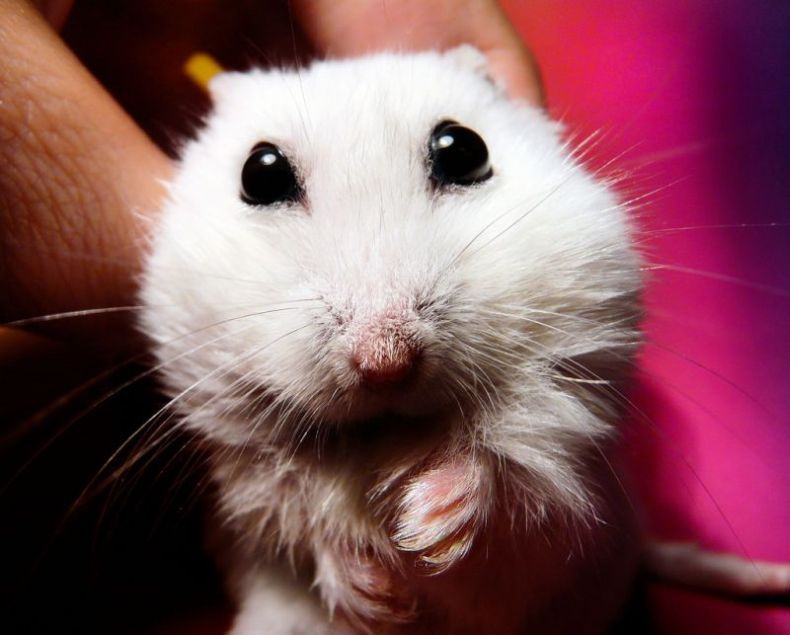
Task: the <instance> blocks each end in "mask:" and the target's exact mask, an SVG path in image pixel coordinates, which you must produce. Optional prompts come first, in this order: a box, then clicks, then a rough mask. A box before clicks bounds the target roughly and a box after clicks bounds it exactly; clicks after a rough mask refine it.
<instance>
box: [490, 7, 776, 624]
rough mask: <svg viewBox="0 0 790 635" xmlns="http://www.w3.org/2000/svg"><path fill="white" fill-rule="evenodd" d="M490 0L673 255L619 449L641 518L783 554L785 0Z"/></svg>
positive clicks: (768, 620) (662, 608) (740, 618)
mask: <svg viewBox="0 0 790 635" xmlns="http://www.w3.org/2000/svg"><path fill="white" fill-rule="evenodd" d="M504 4H505V6H506V8H507V10H508V12H509V14H510V15H511V18H512V19H513V20H514V22H515V23H516V25H517V27H518V28H519V30H520V32H521V33H522V34H523V35H524V36H525V38H526V39H527V41H528V42H529V43H530V46H531V48H532V49H533V50H534V52H535V54H536V56H537V58H538V61H539V63H540V66H541V69H542V71H543V74H544V80H545V85H546V90H547V93H548V98H549V104H550V110H551V112H552V114H553V115H555V116H558V117H560V118H561V119H563V120H564V121H566V122H567V124H568V128H569V129H570V130H571V131H573V132H577V133H579V135H580V138H584V137H585V136H586V135H587V134H589V133H591V132H593V131H595V130H600V131H601V132H602V137H603V138H602V139H601V140H600V142H599V144H598V145H597V146H596V149H595V151H594V152H593V156H592V158H591V164H592V165H593V166H596V165H597V166H602V165H603V164H604V162H605V161H607V160H608V159H610V158H612V157H619V158H618V159H617V160H616V162H615V164H614V165H613V166H610V167H609V168H607V171H610V172H611V171H612V170H613V168H614V169H615V170H616V169H620V170H628V171H629V172H630V178H629V179H628V182H627V184H626V185H625V189H624V193H625V196H627V197H629V196H639V195H642V194H649V196H648V197H647V198H646V199H645V200H644V201H641V203H643V204H641V205H640V210H639V221H638V223H639V227H640V228H641V229H642V230H644V231H645V233H646V235H645V237H646V238H647V242H646V243H645V247H646V248H647V250H648V252H649V253H648V258H649V260H650V261H651V262H652V263H665V264H669V265H672V266H673V267H680V268H683V269H684V271H679V270H666V269H664V270H655V271H652V272H650V283H649V288H648V293H647V303H648V314H649V316H648V320H647V332H648V338H649V340H650V344H648V346H647V348H646V351H645V354H644V359H643V363H642V373H641V378H640V387H639V390H638V394H637V397H636V402H637V405H638V407H639V409H640V410H641V411H642V413H644V416H643V415H640V414H635V415H634V416H633V420H632V423H631V435H630V436H632V437H633V438H632V439H631V443H632V447H631V450H630V453H629V457H628V458H629V460H630V463H631V464H632V466H633V471H634V472H635V474H636V478H637V480H638V484H637V485H638V489H639V490H640V491H641V497H642V499H643V500H644V502H645V514H646V523H647V526H648V527H649V529H650V530H651V532H652V533H653V534H654V535H656V536H659V537H663V538H673V539H696V540H698V541H699V542H701V543H702V544H704V545H705V546H707V547H710V548H714V549H722V550H727V551H732V552H735V553H739V554H741V555H747V556H749V557H751V558H754V559H766V560H784V561H790V539H788V535H789V534H788V529H790V492H789V491H788V490H789V489H790V488H788V484H789V483H790V462H789V461H787V457H788V451H790V426H788V423H789V422H788V415H789V414H790V388H789V386H790V381H789V380H788V374H790V336H788V329H787V323H788V316H790V226H788V225H790V124H788V120H789V119H790V3H783V2H753V3H750V2H747V1H738V0H716V2H712V1H711V2H705V1H703V0H698V1H691V2H688V1H683V0H662V1H661V2H647V1H644V2H638V1H634V0H630V1H629V0H607V1H605V2H580V1H575V2H568V1H567V0H531V1H530V2H519V1H517V0H510V1H508V2H505V3H504ZM769 223H779V224H780V225H774V226H766V224H769ZM740 224H749V225H757V226H749V227H740V226H738V225H740ZM711 225H726V227H717V228H712V227H710V226H711ZM700 226H707V227H700ZM681 227H693V229H684V230H678V231H667V230H668V229H670V228H681ZM692 269H693V270H698V271H701V272H708V273H695V272H693V271H689V270H692ZM649 598H650V605H651V608H652V610H653V612H654V613H655V616H656V619H657V630H658V632H660V633H673V634H675V633H695V634H696V633H700V632H710V633H722V634H723V633H747V632H748V633H755V634H756V633H766V634H767V633H771V634H773V633H786V632H790V611H788V610H787V609H786V608H784V609H782V608H778V607H776V606H770V605H768V606H764V605H763V606H755V605H745V604H736V603H733V602H730V601H726V600H721V599H714V598H708V597H703V596H699V595H696V594H693V593H689V592H682V591H678V590H675V589H669V588H665V587H663V586H662V585H658V584H654V585H651V587H650V590H649Z"/></svg>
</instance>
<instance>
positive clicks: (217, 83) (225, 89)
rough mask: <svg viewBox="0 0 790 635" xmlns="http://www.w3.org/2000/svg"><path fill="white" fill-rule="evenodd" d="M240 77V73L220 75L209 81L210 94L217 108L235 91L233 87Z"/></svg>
mask: <svg viewBox="0 0 790 635" xmlns="http://www.w3.org/2000/svg"><path fill="white" fill-rule="evenodd" d="M238 75H239V73H219V74H218V75H214V77H212V78H211V79H210V80H209V82H208V94H209V95H210V96H211V101H212V102H213V103H214V105H215V106H216V105H217V104H218V103H220V102H221V101H224V100H225V99H226V98H227V96H228V95H229V94H230V93H231V92H232V91H233V85H234V84H235V83H236V79H237V77H238Z"/></svg>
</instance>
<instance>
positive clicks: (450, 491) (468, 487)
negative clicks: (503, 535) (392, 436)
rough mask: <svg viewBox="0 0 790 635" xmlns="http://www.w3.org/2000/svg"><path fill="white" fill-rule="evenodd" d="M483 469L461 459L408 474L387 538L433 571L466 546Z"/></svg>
mask: <svg viewBox="0 0 790 635" xmlns="http://www.w3.org/2000/svg"><path fill="white" fill-rule="evenodd" d="M482 489H483V470H482V469H481V467H480V466H478V465H475V464H474V463H472V462H471V461H469V460H466V459H465V458H457V459H455V460H453V461H449V462H445V463H442V464H440V465H438V466H436V467H433V468H431V469H430V470H428V471H426V472H423V473H422V474H419V475H418V476H416V477H415V478H413V479H411V480H410V481H409V482H408V483H407V485H406V488H405V493H404V494H403V496H402V498H401V500H400V504H399V506H398V516H397V517H396V520H395V528H394V532H393V534H392V540H393V542H394V543H395V544H396V546H397V547H398V549H400V550H402V551H410V552H419V556H418V559H417V564H418V565H420V566H423V567H425V568H426V569H429V570H431V572H434V573H438V572H440V571H442V570H444V569H446V568H447V567H449V566H450V565H452V564H453V563H454V562H457V561H458V560H460V559H461V558H463V557H464V556H465V555H466V554H467V553H468V551H469V549H470V548H471V546H472V543H473V541H474V537H475V534H476V532H477V525H478V524H479V520H480V518H481V516H482V514H483V497H482V495H481V494H482Z"/></svg>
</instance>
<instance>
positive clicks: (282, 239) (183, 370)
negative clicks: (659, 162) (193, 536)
mask: <svg viewBox="0 0 790 635" xmlns="http://www.w3.org/2000/svg"><path fill="white" fill-rule="evenodd" d="M210 89H211V92H212V97H213V99H214V102H215V111H214V113H213V114H212V115H211V116H210V117H209V119H208V121H207V125H206V127H205V129H204V130H203V131H202V132H201V133H200V135H199V136H198V138H197V139H196V140H195V141H193V142H191V143H189V144H188V145H187V146H186V148H185V150H184V153H183V157H182V160H181V166H180V169H179V171H178V173H177V175H176V177H175V179H174V180H173V182H172V183H171V185H170V191H169V197H168V201H167V203H166V204H165V205H164V207H163V210H162V213H161V217H160V219H159V221H158V226H157V228H156V230H155V233H154V237H153V239H152V245H151V251H150V256H149V258H148V261H147V264H146V268H145V272H144V276H143V283H142V290H141V298H142V301H143V303H144V304H145V305H146V306H147V309H146V310H145V311H144V312H143V316H142V319H141V324H140V326H141V329H142V331H143V332H144V333H145V334H146V335H147V336H148V337H149V338H150V340H151V342H152V346H153V350H154V352H155V354H156V357H157V360H158V365H157V366H158V367H159V369H160V371H159V372H160V376H161V380H162V384H163V386H164V387H165V390H166V392H167V394H168V395H169V396H170V397H171V402H170V406H171V407H172V409H173V410H174V412H175V413H176V415H177V416H176V417H174V418H172V420H170V421H169V424H170V425H178V426H183V427H185V428H187V429H189V430H191V431H192V432H193V433H194V434H195V435H196V436H197V437H198V438H199V439H201V441H202V443H204V444H205V446H206V447H207V448H208V454H209V457H210V458H209V463H210V467H209V469H210V471H211V476H212V481H213V484H214V497H215V500H214V506H213V508H214V512H213V515H212V517H211V519H210V521H209V523H208V525H209V527H208V534H209V542H210V544H211V548H212V549H213V550H214V551H215V552H216V554H217V559H218V561H219V562H220V564H221V567H222V569H223V570H224V572H225V574H226V579H227V583H228V589H229V591H230V593H231V594H232V595H233V597H234V599H235V601H236V604H237V607H238V613H237V615H236V618H235V621H234V624H233V627H232V633H233V635H253V634H264V633H265V634H286V633H287V634H293V633H357V632H358V633H469V634H471V633H476V634H487V633H490V634H497V635H505V634H508V633H521V632H530V633H571V632H572V633H586V632H589V633H597V632H601V631H603V630H604V629H605V628H606V626H607V625H608V624H610V623H611V622H612V620H613V619H614V617H615V616H616V614H617V612H618V610H619V609H620V607H621V605H622V604H623V602H624V601H625V598H626V597H627V594H628V589H629V586H630V584H631V581H632V579H633V576H634V572H635V570H636V567H637V562H638V558H639V551H640V549H641V544H640V540H639V538H638V531H637V529H636V523H635V519H634V512H633V510H632V508H631V506H630V504H629V502H628V499H627V495H626V493H625V490H624V487H623V485H622V483H621V480H620V479H619V478H618V475H617V474H616V469H615V466H613V465H612V461H611V460H610V458H609V457H610V456H611V447H612V445H613V444H614V443H615V442H616V432H617V427H618V422H619V421H620V419H621V418H622V410H623V404H624V402H625V398H624V392H623V391H624V390H626V387H627V383H628V377H629V373H630V370H631V368H632V366H633V364H634V360H635V356H636V355H637V353H638V350H639V346H640V339H641V336H640V330H639V320H640V314H641V306H640V292H641V288H642V284H643V281H642V275H641V272H640V271H641V270H640V256H639V254H638V253H637V251H636V249H635V248H634V244H635V240H634V239H633V229H632V227H631V225H630V222H629V217H628V211H627V209H625V207H624V206H623V205H621V204H620V203H619V201H618V198H617V196H616V195H615V194H614V192H613V191H612V189H611V188H610V187H609V186H608V185H607V183H606V182H604V181H602V180H601V179H599V178H596V177H594V176H593V175H591V174H590V173H589V172H588V171H587V170H585V169H584V167H582V166H581V165H580V163H579V162H578V161H577V160H576V159H575V158H574V156H573V153H572V150H571V148H569V146H568V145H567V144H566V143H564V142H563V141H562V137H561V128H560V126H559V124H557V123H555V122H553V121H551V120H550V119H548V117H547V116H546V115H545V113H543V112H542V111H541V110H539V109H537V108H535V107H533V106H530V105H528V104H525V103H519V102H515V101H512V100H510V99H509V98H508V97H507V96H506V94H505V93H504V91H503V90H502V89H501V88H500V87H498V86H497V85H496V84H495V83H494V82H493V81H492V80H491V79H490V77H489V76H488V73H487V68H486V62H485V58H484V56H483V55H482V54H481V53H479V52H478V51H476V50H474V49H472V48H470V47H466V46H464V47H460V48H458V49H453V50H451V51H447V52H443V53H439V52H424V53H415V54H395V53H383V54H377V55H374V56H370V57H364V58H358V59H353V60H343V61H322V62H316V63H314V64H313V65H311V66H309V67H307V68H302V69H298V70H291V71H280V70H277V71H261V70H253V71H250V72H246V73H226V74H222V75H220V76H218V77H216V78H215V79H213V80H212V82H211V86H210Z"/></svg>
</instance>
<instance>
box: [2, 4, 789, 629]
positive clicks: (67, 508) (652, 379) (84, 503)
mask: <svg viewBox="0 0 790 635" xmlns="http://www.w3.org/2000/svg"><path fill="white" fill-rule="evenodd" d="M503 6H504V7H505V9H506V11H507V12H508V14H509V15H510V17H511V19H512V20H513V22H514V24H515V25H516V27H517V28H518V30H519V31H520V33H521V34H522V35H523V36H524V37H525V39H526V41H527V42H528V43H529V45H530V47H531V48H532V50H533V52H534V53H535V56H536V57H537V59H538V62H539V64H540V67H541V70H542V73H543V78H544V82H545V86H546V92H547V95H548V103H549V110H550V112H551V114H552V115H553V116H555V117H557V118H559V119H561V120H562V121H564V122H565V124H566V127H567V130H568V133H569V135H572V136H573V137H574V138H576V139H578V140H580V141H581V140H585V139H587V138H588V137H589V136H590V135H594V136H593V137H592V138H591V141H590V143H589V144H588V148H589V152H588V153H587V154H586V161H587V162H588V163H589V165H590V166H591V167H592V168H593V169H598V170H601V171H602V173H603V174H607V175H613V176H622V175H625V176H626V177H627V178H626V179H625V181H624V182H623V183H622V184H621V186H620V188H621V191H622V194H623V197H624V198H625V199H626V200H634V203H633V207H634V209H635V217H636V219H637V224H638V227H639V231H640V234H639V237H640V238H639V239H640V241H641V243H642V246H643V248H644V249H645V253H646V254H647V257H648V260H649V262H650V266H649V267H648V269H649V271H648V276H649V281H650V283H649V288H648V293H647V302H648V319H647V324H646V328H647V332H648V345H647V346H646V349H645V353H644V356H643V360H642V363H641V367H640V377H639V386H638V389H637V392H636V395H635V402H636V406H637V407H636V408H635V410H634V414H633V416H632V417H631V421H629V425H628V429H627V441H628V443H627V449H626V452H625V456H624V460H625V461H627V462H628V463H629V464H630V466H631V471H632V472H633V473H634V474H635V478H636V483H635V488H636V490H638V492H639V496H638V498H640V500H642V501H644V508H645V509H644V513H645V523H646V525H647V527H648V528H649V529H650V531H651V533H652V534H653V535H655V536H658V537H662V538H666V539H684V540H685V539H688V540H697V541H699V542H700V543H702V544H703V545H705V546H706V547H709V548H713V549H721V550H726V551H731V552H735V553H738V554H741V555H745V556H747V557H751V558H754V559H765V560H784V561H790V462H789V461H787V458H786V457H787V456H788V454H789V453H790V381H789V380H788V377H789V376H790V335H789V334H788V322H789V321H790V320H789V319H788V318H790V247H788V245H790V117H788V112H790V3H787V2H783V1H781V0H775V1H771V0H762V1H760V2H750V1H748V0H716V1H713V0H685V1H684V0H664V2H660V3H659V2H648V1H646V0H645V1H635V0H601V1H600V2H595V3H591V2H585V1H583V0H530V2H520V1H517V0H509V1H505V2H503ZM390 10H392V9H390ZM288 18H289V9H288V6H287V3H285V2H277V1H273V2H264V3H261V2H252V1H244V2H236V3H227V2H225V3H219V2H218V1H213V2H212V1H209V0H194V1H187V0H179V1H176V2H168V3H162V2H155V1H154V0H135V1H131V0H116V1H114V2H112V3H109V2H102V1H99V0H94V1H91V0H78V1H77V2H76V5H75V9H74V11H73V12H72V14H71V15H70V17H69V19H68V21H67V22H66V25H65V27H64V30H63V33H62V35H63V37H64V39H65V40H66V41H67V42H68V44H69V45H70V46H71V47H72V48H73V50H74V51H75V52H76V53H77V55H78V56H79V57H80V58H81V59H82V60H83V62H84V63H85V65H86V66H87V67H88V68H89V69H90V70H91V71H92V72H93V73H94V74H95V75H96V76H97V77H98V79H99V80H100V81H101V82H102V83H103V84H104V85H105V86H106V87H107V88H108V89H109V90H110V91H111V92H112V94H113V95H114V96H115V97H116V99H118V101H119V102H120V103H121V104H122V105H123V106H124V107H125V108H126V109H127V111H128V112H129V113H130V114H132V115H133V116H134V118H135V119H136V120H137V121H138V122H139V123H140V125H141V126H143V128H144V129H145V130H146V131H147V132H148V134H149V135H150V136H151V137H152V138H153V139H154V140H155V141H157V143H159V144H160V145H161V146H162V147H163V148H165V149H166V150H167V151H168V152H169V153H170V154H171V155H173V156H175V154H176V152H177V148H178V144H179V141H180V140H182V139H183V138H184V137H185V136H186V135H188V134H190V132H191V131H193V130H194V129H195V127H196V126H197V125H198V124H199V121H200V117H201V115H202V114H203V113H205V111H206V109H207V108H208V103H207V100H206V98H205V96H204V95H202V93H201V92H200V91H199V90H197V89H196V88H194V87H193V86H192V85H191V84H190V82H189V81H188V80H186V79H185V78H184V76H183V74H182V70H181V69H182V64H183V61H184V60H185V59H186V58H187V57H188V56H189V55H190V54H191V53H193V52H194V51H196V50H202V51H207V52H209V53H211V54H212V55H213V56H215V57H216V58H217V59H218V60H219V61H220V62H221V63H222V64H223V65H224V66H225V67H226V68H229V69H241V68H246V67H248V66H250V65H251V64H263V65H269V64H278V63H285V62H290V61H293V60H295V59H299V60H305V59H308V58H309V56H310V51H309V47H307V46H306V45H305V44H304V41H303V39H302V38H301V37H300V34H299V32H298V28H295V30H294V31H293V32H292V31H291V30H290V29H283V28H282V26H283V24H289V20H288ZM4 353H8V354H7V355H5V354H4V356H3V361H2V367H0V381H2V383H3V385H4V386H5V387H6V388H5V389H6V390H8V391H13V392H9V394H25V395H27V396H29V398H27V399H14V407H13V410H12V409H11V407H10V406H9V405H8V404H4V405H0V418H2V419H3V420H4V421H6V422H7V425H4V427H3V430H4V431H5V430H9V431H11V432H10V433H9V434H6V435H4V436H3V437H2V438H0V505H1V507H0V509H2V510H3V514H2V518H3V521H4V522H1V523H0V585H1V586H0V597H2V600H0V602H2V604H3V606H2V614H3V616H4V619H6V620H10V626H11V628H10V629H6V628H3V629H0V630H3V632H10V633H53V632H58V633H190V634H192V633H206V634H208V633H220V632H223V629H224V628H225V627H226V625H227V616H228V609H227V607H226V606H225V605H224V603H223V600H222V592H221V588H220V584H219V582H218V580H217V577H216V575H215V572H214V570H213V566H212V564H211V562H210V560H208V558H207V557H206V556H204V555H203V551H202V548H201V538H200V502H199V500H200V499H201V494H202V493H203V491H204V489H205V484H204V483H202V482H201V479H200V470H199V469H195V468H196V466H199V464H200V456H199V455H197V454H196V453H195V452H194V451H192V450H190V449H188V448H189V447H190V446H189V445H188V444H187V442H186V441H187V440H186V439H184V440H178V441H176V442H174V443H173V444H171V445H169V446H168V447H167V448H165V449H163V450H162V452H157V453H154V454H148V455H145V456H144V457H143V458H142V459H141V460H138V461H137V462H136V463H135V466H134V468H133V469H131V470H129V471H128V472H127V473H126V475H125V477H124V479H123V480H120V481H113V480H112V479H109V480H108V482H107V485H106V486H105V485H104V482H103V479H99V480H98V481H96V482H94V483H92V484H91V480H92V479H93V477H94V476H95V475H96V474H97V473H99V472H100V470H101V469H102V466H103V465H104V464H105V462H106V461H107V459H108V457H110V456H111V455H112V454H113V452H114V451H115V449H116V448H118V447H119V446H120V445H121V444H122V443H123V442H124V441H125V440H126V439H128V438H129V437H130V436H131V435H132V434H133V433H134V431H135V430H136V429H137V427H138V426H139V425H140V422H141V421H145V420H146V418H147V417H148V416H150V415H151V414H152V413H154V412H155V411H156V409H157V407H158V406H160V405H161V404H162V401H161V399H160V398H158V397H157V396H156V391H155V389H154V386H153V384H152V382H149V381H148V380H147V378H144V379H142V380H140V381H134V382H133V383H132V384H131V386H130V387H129V388H125V389H123V390H122V391H120V392H118V393H117V394H114V395H112V396H111V397H109V398H107V399H104V397H105V396H106V395H108V394H109V393H110V392H111V391H113V390H114V389H115V388H117V387H118V386H121V385H123V384H124V383H125V382H130V381H132V380H133V379H134V377H135V376H136V375H138V374H139V373H141V372H143V367H142V366H141V367H135V368H129V367H125V368H121V369H118V370H117V371H115V372H112V373H109V374H108V375H107V376H106V377H105V378H104V379H103V380H100V381H97V382H96V383H95V385H94V386H93V387H92V388H91V389H90V390H88V391H86V392H85V394H81V395H80V396H79V397H68V398H64V399H62V404H61V405H59V406H58V407H57V408H52V409H44V410H42V406H44V405H46V404H50V403H53V402H54V401H55V400H56V399H58V398H60V397H62V396H63V395H64V394H66V392H67V391H68V390H69V388H74V387H77V386H80V385H82V384H83V383H84V382H85V381H88V380H90V379H91V378H92V377H94V376H95V375H96V373H97V372H98V370H102V367H100V366H98V365H97V364H98V362H97V361H96V360H93V359H92V358H91V356H90V355H87V354H82V352H81V351H75V350H73V349H72V348H70V347H68V346H67V345H55V344H52V343H51V342H45V341H43V340H39V339H37V338H35V337H34V336H30V338H29V339H28V340H27V341H25V342H24V348H23V346H22V345H20V346H19V353H18V354H15V351H14V350H7V351H4ZM64 368H68V369H69V370H68V373H67V376H66V377H65V379H64V373H63V369H64ZM102 399H104V400H103V401H101V400H102ZM98 402H100V403H98ZM86 410H88V412H85V411H86ZM23 421H24V422H27V423H26V425H25V426H24V432H23V431H21V429H19V428H18V427H17V425H16V424H18V423H19V422H23ZM18 430H20V431H19V433H17V431H18ZM137 449H138V446H137V445H136V443H130V444H128V445H127V446H126V447H125V448H124V450H123V451H122V452H121V454H120V455H119V456H118V457H116V458H115V459H114V463H113V464H118V465H120V464H121V463H123V462H124V461H127V460H135V458H136V457H137V456H138V455H137V454H136V451H137ZM111 473H112V470H111V469H110V470H109V471H105V472H104V476H111ZM89 484H90V486H89ZM86 487H88V495H87V496H82V494H83V492H85V491H86ZM639 608H640V611H642V612H643V613H644V614H645V615H647V616H648V617H649V620H650V622H651V625H652V626H651V629H652V631H653V632H655V633H672V634H675V633H689V634H690V633H695V634H696V633H699V632H712V633H756V634H765V635H769V634H770V635H773V634H778V633H786V632H790V612H789V611H788V609H787V606H786V605H785V606H784V607H783V606H780V603H779V602H778V601H777V602H773V603H771V602H769V603H761V604H744V603H735V602H732V601H729V600H726V599H722V598H711V597H703V596H699V595H696V594H693V593H690V592H685V591H681V590H677V589H669V588H666V587H664V586H662V585H660V584H657V583H651V584H648V585H647V590H646V595H645V598H644V601H643V603H642V604H640V607H639ZM639 632H643V631H642V630H641V627H640V631H639Z"/></svg>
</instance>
